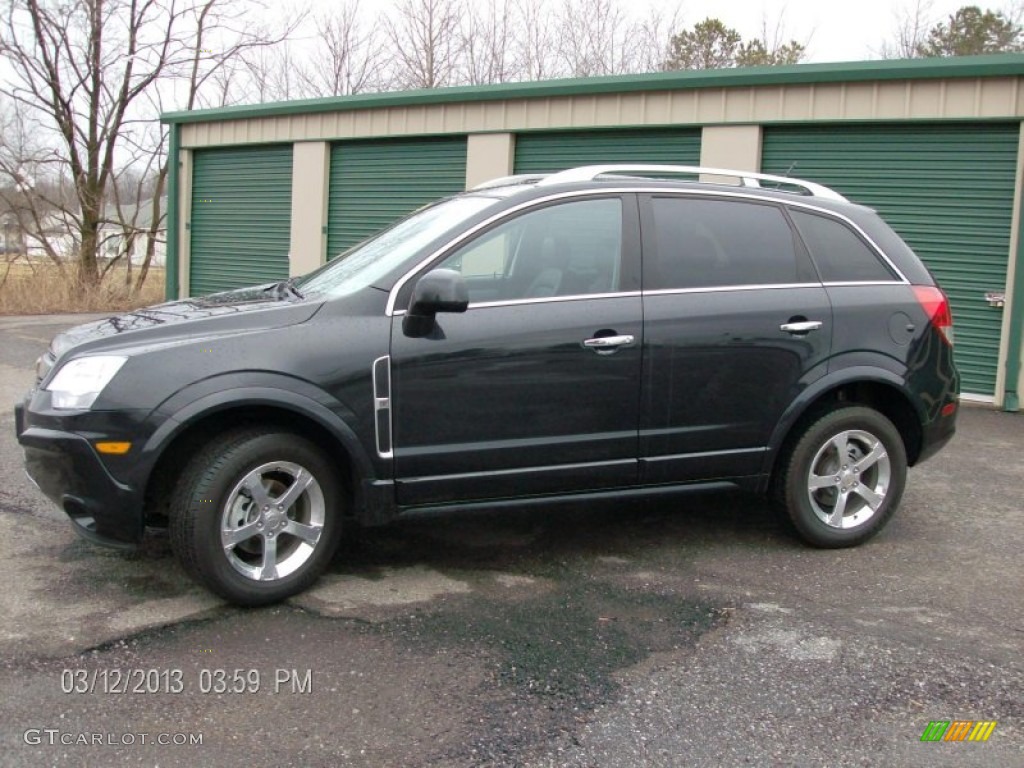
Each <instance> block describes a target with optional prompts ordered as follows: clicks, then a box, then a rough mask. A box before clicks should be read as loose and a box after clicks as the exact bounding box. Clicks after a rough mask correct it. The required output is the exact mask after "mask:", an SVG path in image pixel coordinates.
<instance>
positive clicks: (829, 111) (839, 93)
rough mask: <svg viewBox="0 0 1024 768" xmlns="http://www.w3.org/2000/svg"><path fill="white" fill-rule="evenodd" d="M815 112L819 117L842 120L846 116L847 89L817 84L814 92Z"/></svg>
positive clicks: (813, 107)
mask: <svg viewBox="0 0 1024 768" xmlns="http://www.w3.org/2000/svg"><path fill="white" fill-rule="evenodd" d="M812 98H813V106H812V109H813V114H814V116H815V117H816V118H818V119H825V120H842V119H843V118H844V117H845V116H846V90H845V89H844V88H835V87H832V86H817V87H815V89H814V92H813V97H812Z"/></svg>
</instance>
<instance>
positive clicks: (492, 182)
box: [469, 173, 548, 192]
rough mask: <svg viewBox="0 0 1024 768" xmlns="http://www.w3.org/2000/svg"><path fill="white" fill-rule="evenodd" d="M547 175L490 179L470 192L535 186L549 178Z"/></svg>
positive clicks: (528, 174) (532, 174)
mask: <svg viewBox="0 0 1024 768" xmlns="http://www.w3.org/2000/svg"><path fill="white" fill-rule="evenodd" d="M547 175H548V174H546V173H518V174H516V175H514V176H500V177H499V178H497V179H489V180H487V181H484V182H482V183H480V184H477V185H476V186H475V187H473V188H471V189H470V190H469V191H470V192H478V191H480V190H482V189H495V188H496V187H511V186H513V185H515V184H535V183H537V182H538V181H540V180H541V179H544V178H546V177H547Z"/></svg>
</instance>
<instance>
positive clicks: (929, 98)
mask: <svg viewBox="0 0 1024 768" xmlns="http://www.w3.org/2000/svg"><path fill="white" fill-rule="evenodd" d="M944 99H945V90H944V89H943V87H942V83H915V84H914V86H913V88H912V89H911V92H910V114H911V115H913V116H914V117H941V116H942V110H943V101H944Z"/></svg>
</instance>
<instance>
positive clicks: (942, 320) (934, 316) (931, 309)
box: [913, 285, 953, 346]
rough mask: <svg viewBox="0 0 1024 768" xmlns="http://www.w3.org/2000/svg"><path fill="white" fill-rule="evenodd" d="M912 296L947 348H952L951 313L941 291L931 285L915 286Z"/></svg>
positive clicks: (947, 301) (947, 300)
mask: <svg viewBox="0 0 1024 768" xmlns="http://www.w3.org/2000/svg"><path fill="white" fill-rule="evenodd" d="M913 288H914V295H915V296H917V302H918V304H920V305H921V309H923V310H924V313H925V314H926V315H927V316H928V321H929V322H930V323H931V324H932V326H933V327H934V328H935V330H937V331H938V332H939V333H940V334H941V335H942V338H943V339H945V340H946V343H947V344H949V346H953V313H952V312H951V311H950V310H949V299H947V298H946V294H944V293H943V292H942V290H941V289H939V288H936V287H935V286H933V285H915V286H913Z"/></svg>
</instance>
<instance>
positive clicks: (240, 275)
mask: <svg viewBox="0 0 1024 768" xmlns="http://www.w3.org/2000/svg"><path fill="white" fill-rule="evenodd" d="M291 207H292V147H291V145H290V144H289V145H275V146H272V147H232V148H229V149H204V150H196V152H195V155H194V158H193V164H192V206H191V211H192V212H191V219H190V222H189V230H190V236H191V240H190V261H189V295H191V296H201V295H203V294H207V293H214V292H216V291H226V290H230V289H232V288H241V287H244V286H247V285H256V284H259V283H265V282H269V281H271V280H281V279H283V278H285V277H287V276H288V250H289V247H290V242H291V216H292V213H291Z"/></svg>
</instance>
